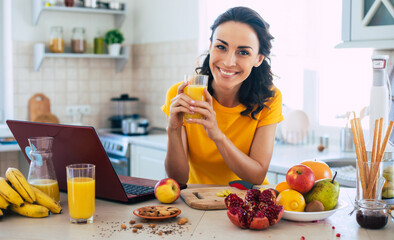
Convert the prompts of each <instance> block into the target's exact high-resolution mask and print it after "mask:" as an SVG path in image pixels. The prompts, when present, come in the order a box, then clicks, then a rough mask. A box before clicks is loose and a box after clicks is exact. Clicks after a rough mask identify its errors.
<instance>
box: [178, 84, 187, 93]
mask: <svg viewBox="0 0 394 240" xmlns="http://www.w3.org/2000/svg"><path fill="white" fill-rule="evenodd" d="M187 85H189V83H188V82H183V83H182V84H181V85H179V86H178V89H177V94H178V95H179V94H181V93H183V89H185V87H186V86H187Z"/></svg>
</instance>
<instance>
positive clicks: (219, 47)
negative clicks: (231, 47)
mask: <svg viewBox="0 0 394 240" xmlns="http://www.w3.org/2000/svg"><path fill="white" fill-rule="evenodd" d="M216 48H217V49H220V50H225V49H226V47H225V46H223V45H217V46H216Z"/></svg>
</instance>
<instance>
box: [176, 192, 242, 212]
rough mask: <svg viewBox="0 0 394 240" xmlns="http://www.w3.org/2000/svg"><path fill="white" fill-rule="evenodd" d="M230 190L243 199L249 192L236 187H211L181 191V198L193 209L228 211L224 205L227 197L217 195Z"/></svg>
mask: <svg viewBox="0 0 394 240" xmlns="http://www.w3.org/2000/svg"><path fill="white" fill-rule="evenodd" d="M226 189H228V190H230V191H231V192H232V193H236V194H237V195H238V196H239V197H241V198H242V199H244V198H245V195H246V192H247V190H240V189H237V188H234V187H230V186H228V187H210V188H190V189H184V190H182V191H181V197H182V199H183V200H184V201H185V202H186V204H187V205H189V206H190V207H191V208H195V209H200V210H214V209H227V207H226V205H225V204H224V199H225V197H219V196H217V195H216V194H217V193H218V192H220V191H223V190H226Z"/></svg>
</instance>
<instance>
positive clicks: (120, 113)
mask: <svg viewBox="0 0 394 240" xmlns="http://www.w3.org/2000/svg"><path fill="white" fill-rule="evenodd" d="M111 102H113V103H114V109H115V115H113V116H112V117H110V118H109V120H110V122H111V128H113V129H121V128H122V120H123V119H127V118H132V117H133V115H135V114H137V115H138V109H137V107H138V105H137V104H138V98H136V97H130V96H129V95H128V94H121V95H120V96H119V97H113V98H111Z"/></svg>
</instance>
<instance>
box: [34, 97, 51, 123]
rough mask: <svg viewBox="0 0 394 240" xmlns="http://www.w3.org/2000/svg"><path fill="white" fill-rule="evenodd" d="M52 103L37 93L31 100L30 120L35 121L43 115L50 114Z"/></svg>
mask: <svg viewBox="0 0 394 240" xmlns="http://www.w3.org/2000/svg"><path fill="white" fill-rule="evenodd" d="M50 112H51V108H50V101H49V98H48V97H47V96H45V95H44V94H42V93H36V94H34V95H33V96H32V97H31V98H30V99H29V120H30V121H35V120H36V118H37V117H38V116H40V115H42V114H46V113H50Z"/></svg>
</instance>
